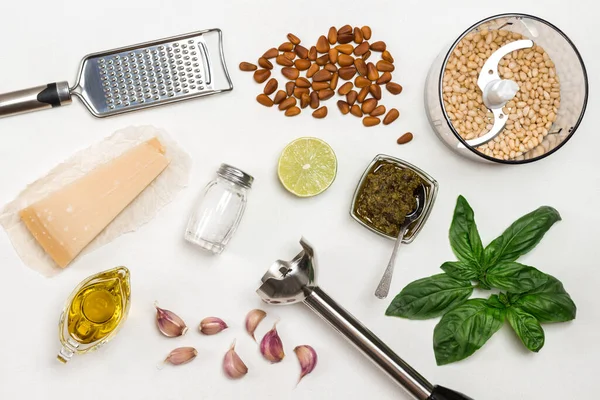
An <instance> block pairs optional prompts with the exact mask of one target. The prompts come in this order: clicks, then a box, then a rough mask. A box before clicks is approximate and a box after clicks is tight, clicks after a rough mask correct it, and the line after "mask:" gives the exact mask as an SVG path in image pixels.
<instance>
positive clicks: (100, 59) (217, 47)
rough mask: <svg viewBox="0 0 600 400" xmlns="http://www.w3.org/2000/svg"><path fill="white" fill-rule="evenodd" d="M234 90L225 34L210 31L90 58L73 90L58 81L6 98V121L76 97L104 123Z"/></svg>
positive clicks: (1, 107)
mask: <svg viewBox="0 0 600 400" xmlns="http://www.w3.org/2000/svg"><path fill="white" fill-rule="evenodd" d="M217 60H220V63H217ZM217 64H220V65H219V66H220V68H217V66H218V65H217ZM231 89H233V84H232V83H231V78H230V77H229V72H228V71H227V66H226V64H225V57H224V54H223V35H222V32H221V30H220V29H207V30H203V31H197V32H192V33H188V34H184V35H179V36H173V37H169V38H165V39H159V40H155V41H152V42H146V43H140V44H136V45H133V46H127V47H122V48H118V49H113V50H108V51H103V52H99V53H94V54H90V55H88V56H86V57H84V59H83V60H82V62H81V66H80V67H79V74H78V78H77V83H76V84H75V85H74V86H73V87H70V86H69V83H68V82H57V83H50V84H48V85H42V86H38V87H34V88H29V89H25V90H19V91H16V92H12V93H6V94H0V118H1V117H7V116H11V115H16V114H22V113H26V112H30V111H36V110H44V109H48V108H54V107H59V106H62V105H67V104H71V102H72V100H71V96H72V95H73V96H76V97H78V98H79V99H80V100H81V101H82V103H83V104H84V105H85V106H86V107H87V109H88V110H89V111H90V112H91V113H92V114H93V115H94V116H95V117H99V118H100V117H108V116H112V115H117V114H123V113H126V112H130V111H136V110H141V109H146V108H150V107H154V106H159V105H163V104H169V103H174V102H178V101H181V100H187V99H192V98H195V97H200V96H207V95H211V94H216V93H221V92H224V91H229V90H231Z"/></svg>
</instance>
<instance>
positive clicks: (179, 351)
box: [165, 347, 198, 365]
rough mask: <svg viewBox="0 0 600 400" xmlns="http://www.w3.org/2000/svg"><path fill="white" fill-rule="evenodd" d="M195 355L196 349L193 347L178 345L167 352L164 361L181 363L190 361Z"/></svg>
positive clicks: (196, 353)
mask: <svg viewBox="0 0 600 400" xmlns="http://www.w3.org/2000/svg"><path fill="white" fill-rule="evenodd" d="M197 355H198V351H197V350H196V349H195V348H193V347H178V348H176V349H175V350H173V351H171V352H170V353H169V355H168V356H167V358H165V363H169V364H172V365H181V364H185V363H188V362H190V361H192V360H193V359H194V358H196V356H197Z"/></svg>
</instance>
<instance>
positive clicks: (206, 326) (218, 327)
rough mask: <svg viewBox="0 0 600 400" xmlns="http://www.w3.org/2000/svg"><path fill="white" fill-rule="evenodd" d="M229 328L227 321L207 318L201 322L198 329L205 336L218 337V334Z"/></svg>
mask: <svg viewBox="0 0 600 400" xmlns="http://www.w3.org/2000/svg"><path fill="white" fill-rule="evenodd" d="M227 328H229V327H228V326H227V324H226V323H225V321H223V320H222V319H221V318H217V317H206V318H204V319H203V320H202V321H200V326H199V327H198V329H199V330H200V332H201V333H203V334H205V335H216V334H217V333H219V332H221V331H223V330H225V329H227Z"/></svg>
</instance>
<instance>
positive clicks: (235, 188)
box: [185, 164, 254, 254]
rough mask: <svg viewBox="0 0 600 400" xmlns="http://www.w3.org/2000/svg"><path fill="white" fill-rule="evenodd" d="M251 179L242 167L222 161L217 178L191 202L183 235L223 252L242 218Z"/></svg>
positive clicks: (189, 239)
mask: <svg viewBox="0 0 600 400" xmlns="http://www.w3.org/2000/svg"><path fill="white" fill-rule="evenodd" d="M253 181H254V178H253V177H252V176H250V175H248V174H247V173H245V172H244V171H242V170H240V169H237V168H235V167H232V166H231V165H227V164H221V167H220V168H219V170H218V171H217V178H216V179H215V180H213V181H211V182H210V183H209V184H208V185H206V188H205V189H204V193H203V195H202V196H201V198H200V199H199V201H198V202H197V203H196V204H195V206H194V210H193V212H192V215H191V216H190V220H189V222H188V225H187V228H186V231H185V239H186V240H187V241H188V242H191V243H194V244H197V245H198V246H200V247H202V248H203V249H205V250H208V251H210V252H212V253H213V254H220V253H222V252H223V250H224V249H225V246H226V245H227V242H229V239H231V236H232V235H233V233H234V232H235V230H236V229H237V227H238V225H239V223H240V220H241V219H242V215H243V214H244V209H245V208H246V201H247V196H248V190H249V189H250V188H251V187H252V182H253Z"/></svg>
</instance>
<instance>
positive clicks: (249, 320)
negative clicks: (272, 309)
mask: <svg viewBox="0 0 600 400" xmlns="http://www.w3.org/2000/svg"><path fill="white" fill-rule="evenodd" d="M266 316H267V313H266V312H264V311H263V310H259V309H254V310H252V311H250V312H249V313H248V315H246V331H247V332H248V333H249V334H250V336H252V339H254V341H255V342H256V338H255V337H254V331H255V330H256V327H257V326H258V324H260V321H262V320H263V319H265V317H266Z"/></svg>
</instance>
